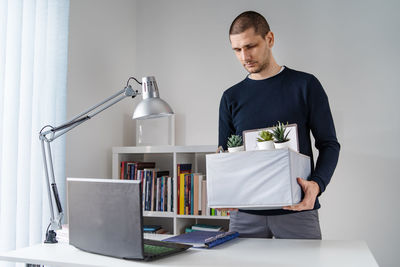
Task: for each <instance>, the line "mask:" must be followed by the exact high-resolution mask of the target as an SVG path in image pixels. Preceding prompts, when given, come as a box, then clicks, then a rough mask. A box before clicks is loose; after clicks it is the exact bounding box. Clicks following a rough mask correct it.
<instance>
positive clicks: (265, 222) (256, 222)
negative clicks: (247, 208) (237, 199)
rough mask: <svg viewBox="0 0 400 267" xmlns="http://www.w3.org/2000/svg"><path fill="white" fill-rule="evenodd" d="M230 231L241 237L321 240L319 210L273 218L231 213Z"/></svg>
mask: <svg viewBox="0 0 400 267" xmlns="http://www.w3.org/2000/svg"><path fill="white" fill-rule="evenodd" d="M229 230H230V231H237V232H239V236H240V237H259V238H272V237H274V238H282V239H321V228H320V226H319V218H318V210H309V211H302V212H296V213H291V214H284V215H273V216H266V215H254V214H249V213H245V212H241V211H231V213H230V222H229Z"/></svg>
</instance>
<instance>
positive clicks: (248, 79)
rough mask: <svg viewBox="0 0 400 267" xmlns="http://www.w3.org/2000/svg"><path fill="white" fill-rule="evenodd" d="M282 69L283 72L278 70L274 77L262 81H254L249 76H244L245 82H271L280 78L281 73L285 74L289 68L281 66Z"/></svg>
mask: <svg viewBox="0 0 400 267" xmlns="http://www.w3.org/2000/svg"><path fill="white" fill-rule="evenodd" d="M282 68H283V70H280V71H279V72H278V73H277V74H275V75H274V76H271V77H268V78H265V79H262V80H254V79H251V78H250V77H249V76H250V74H247V76H246V81H249V82H253V83H256V82H264V81H269V80H272V79H274V78H276V77H279V76H281V75H282V74H283V73H285V72H286V71H287V70H288V69H289V68H288V67H286V66H285V65H283V66H282Z"/></svg>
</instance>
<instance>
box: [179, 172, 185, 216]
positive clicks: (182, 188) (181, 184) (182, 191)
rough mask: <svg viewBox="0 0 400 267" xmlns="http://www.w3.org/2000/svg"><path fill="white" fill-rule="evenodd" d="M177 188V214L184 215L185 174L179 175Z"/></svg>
mask: <svg viewBox="0 0 400 267" xmlns="http://www.w3.org/2000/svg"><path fill="white" fill-rule="evenodd" d="M178 181H179V182H178V183H179V188H178V192H180V193H178V196H179V214H181V215H183V214H185V174H184V173H181V175H180V177H179V179H178Z"/></svg>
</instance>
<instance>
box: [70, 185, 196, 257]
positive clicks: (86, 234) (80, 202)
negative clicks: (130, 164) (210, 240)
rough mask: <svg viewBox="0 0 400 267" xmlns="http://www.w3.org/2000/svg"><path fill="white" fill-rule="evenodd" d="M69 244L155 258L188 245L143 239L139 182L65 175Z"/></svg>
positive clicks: (110, 253) (109, 253)
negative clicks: (67, 176) (66, 177)
mask: <svg viewBox="0 0 400 267" xmlns="http://www.w3.org/2000/svg"><path fill="white" fill-rule="evenodd" d="M67 184H68V218H69V243H70V244H71V245H73V246H75V247H77V248H79V249H81V250H84V251H87V252H92V253H97V254H101V255H106V256H111V257H116V258H122V259H129V260H145V261H149V260H155V259H158V258H162V257H165V256H168V255H171V254H175V253H179V252H182V251H185V250H187V249H188V248H190V247H191V246H190V245H184V244H178V243H169V242H163V241H157V240H149V239H144V238H143V218H142V200H141V196H142V194H141V186H140V185H141V182H140V181H137V180H113V179H86V178H68V179H67Z"/></svg>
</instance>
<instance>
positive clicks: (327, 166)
mask: <svg viewBox="0 0 400 267" xmlns="http://www.w3.org/2000/svg"><path fill="white" fill-rule="evenodd" d="M307 100H308V101H307V102H308V109H309V110H308V117H309V119H308V122H309V128H310V129H311V132H312V134H313V136H314V139H315V147H316V148H317V149H318V152H319V153H318V158H317V162H316V165H315V169H314V171H313V173H312V174H311V180H312V181H315V182H316V183H318V185H319V188H320V194H321V193H322V192H324V191H325V189H326V186H327V185H328V184H329V182H330V180H331V177H332V175H333V172H334V171H335V168H336V165H337V162H338V158H339V150H340V144H339V142H338V141H337V138H336V132H335V125H334V123H333V118H332V114H331V110H330V107H329V102H328V97H327V95H326V93H325V91H324V89H323V88H322V85H321V84H320V82H319V81H318V80H317V78H315V77H314V76H313V77H312V79H311V81H310V84H309V92H308V96H307Z"/></svg>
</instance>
